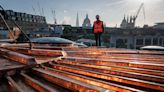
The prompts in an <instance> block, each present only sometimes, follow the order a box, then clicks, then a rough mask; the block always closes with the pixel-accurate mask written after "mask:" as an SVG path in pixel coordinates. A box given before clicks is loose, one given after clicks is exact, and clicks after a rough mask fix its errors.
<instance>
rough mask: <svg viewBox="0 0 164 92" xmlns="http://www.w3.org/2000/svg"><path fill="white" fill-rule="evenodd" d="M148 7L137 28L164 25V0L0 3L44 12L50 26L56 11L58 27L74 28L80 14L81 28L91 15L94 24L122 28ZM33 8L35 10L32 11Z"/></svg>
mask: <svg viewBox="0 0 164 92" xmlns="http://www.w3.org/2000/svg"><path fill="white" fill-rule="evenodd" d="M142 2H144V3H145V6H144V7H145V12H146V20H145V21H144V16H143V11H141V12H140V14H139V17H138V19H137V21H136V22H137V23H136V24H137V25H139V26H142V25H143V24H144V23H146V24H149V25H154V23H156V22H164V0H0V4H1V5H2V6H3V7H4V8H5V9H13V10H14V11H20V12H26V13H30V14H35V12H34V10H33V8H34V9H35V11H36V14H40V13H39V8H38V7H39V5H40V7H41V8H40V10H42V8H43V10H44V16H46V19H47V22H48V23H53V15H52V12H51V10H52V9H53V10H55V11H56V18H57V22H58V23H59V24H61V23H63V21H65V22H66V23H67V24H71V25H75V23H76V15H77V12H78V13H79V19H80V25H81V24H82V22H83V19H84V18H85V16H86V13H88V15H89V18H90V19H91V22H93V21H94V19H95V15H96V14H99V15H100V16H101V19H102V20H103V21H104V22H105V23H106V25H107V26H115V25H116V24H117V25H118V26H119V25H120V23H121V21H122V19H123V17H124V14H125V15H126V16H127V15H128V16H130V15H135V14H136V12H137V10H138V8H139V6H140V5H141V3H142ZM32 7H33V8H32Z"/></svg>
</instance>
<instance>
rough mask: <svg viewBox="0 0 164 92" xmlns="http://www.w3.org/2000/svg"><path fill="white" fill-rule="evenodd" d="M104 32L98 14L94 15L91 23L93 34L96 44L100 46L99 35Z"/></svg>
mask: <svg viewBox="0 0 164 92" xmlns="http://www.w3.org/2000/svg"><path fill="white" fill-rule="evenodd" d="M103 32H104V25H103V21H101V20H100V16H99V15H96V21H95V22H94V24H93V33H94V35H95V40H96V46H101V35H102V33H103Z"/></svg>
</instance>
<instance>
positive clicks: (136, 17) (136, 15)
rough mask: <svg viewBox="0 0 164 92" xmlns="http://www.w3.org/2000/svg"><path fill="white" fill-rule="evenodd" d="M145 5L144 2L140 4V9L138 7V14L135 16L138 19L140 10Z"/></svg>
mask: <svg viewBox="0 0 164 92" xmlns="http://www.w3.org/2000/svg"><path fill="white" fill-rule="evenodd" d="M143 6H144V3H142V4H141V5H140V7H139V9H138V11H137V14H136V16H135V19H137V17H138V15H139V13H140V11H141V9H142V7H143Z"/></svg>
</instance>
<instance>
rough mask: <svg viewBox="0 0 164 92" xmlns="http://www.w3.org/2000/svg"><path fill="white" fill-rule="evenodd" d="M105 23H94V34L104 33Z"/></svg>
mask: <svg viewBox="0 0 164 92" xmlns="http://www.w3.org/2000/svg"><path fill="white" fill-rule="evenodd" d="M102 26H103V22H102V21H99V22H97V21H95V22H94V33H101V32H103V27H102Z"/></svg>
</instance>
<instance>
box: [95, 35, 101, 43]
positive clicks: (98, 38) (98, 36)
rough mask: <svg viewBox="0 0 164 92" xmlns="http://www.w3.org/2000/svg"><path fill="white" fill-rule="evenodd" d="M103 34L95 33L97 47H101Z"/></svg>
mask: <svg viewBox="0 0 164 92" xmlns="http://www.w3.org/2000/svg"><path fill="white" fill-rule="evenodd" d="M101 34H102V33H95V40H96V46H101Z"/></svg>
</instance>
